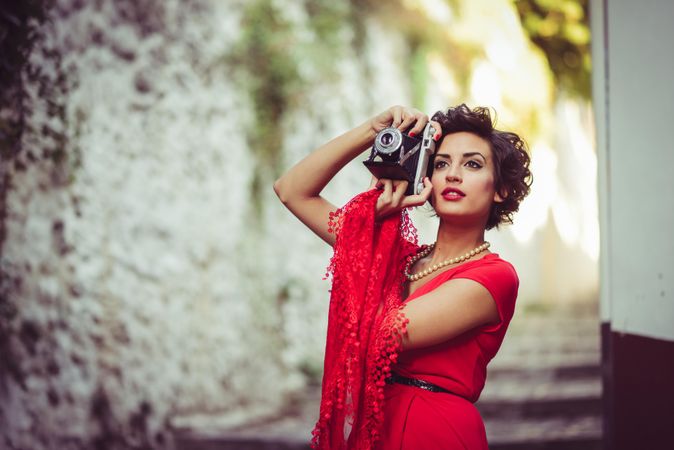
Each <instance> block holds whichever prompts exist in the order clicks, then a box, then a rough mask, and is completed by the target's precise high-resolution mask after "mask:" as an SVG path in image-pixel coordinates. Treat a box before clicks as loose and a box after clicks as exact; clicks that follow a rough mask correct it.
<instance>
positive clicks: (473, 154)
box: [435, 152, 487, 162]
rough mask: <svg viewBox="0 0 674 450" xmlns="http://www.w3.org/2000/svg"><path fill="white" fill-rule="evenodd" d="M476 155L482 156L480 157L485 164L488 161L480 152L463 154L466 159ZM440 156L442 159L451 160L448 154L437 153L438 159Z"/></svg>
mask: <svg viewBox="0 0 674 450" xmlns="http://www.w3.org/2000/svg"><path fill="white" fill-rule="evenodd" d="M475 155H480V156H481V157H482V159H484V160H485V162H486V161H487V158H485V157H484V155H483V154H482V153H480V152H468V153H464V154H463V157H464V158H466V157H468V156H475ZM438 156H440V157H442V158H447V159H451V158H450V156H449V155H448V154H446V153H437V154H436V155H435V157H436V158H437V157H438Z"/></svg>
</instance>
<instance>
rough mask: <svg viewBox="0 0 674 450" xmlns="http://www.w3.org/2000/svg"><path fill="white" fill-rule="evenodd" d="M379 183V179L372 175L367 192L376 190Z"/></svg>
mask: <svg viewBox="0 0 674 450" xmlns="http://www.w3.org/2000/svg"><path fill="white" fill-rule="evenodd" d="M378 182H379V179H378V178H377V177H375V176H374V175H372V179H371V180H370V187H368V188H367V190H368V191H369V190H371V189H374V188H375V187H376V186H377V183H378Z"/></svg>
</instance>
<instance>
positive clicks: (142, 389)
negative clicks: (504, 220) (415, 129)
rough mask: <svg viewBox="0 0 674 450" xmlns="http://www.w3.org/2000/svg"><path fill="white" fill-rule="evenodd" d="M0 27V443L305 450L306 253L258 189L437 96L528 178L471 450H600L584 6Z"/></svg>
mask: <svg viewBox="0 0 674 450" xmlns="http://www.w3.org/2000/svg"><path fill="white" fill-rule="evenodd" d="M0 26H1V27H0V63H1V67H0V70H1V73H0V75H1V79H0V81H1V82H2V89H1V90H0V100H1V104H0V152H1V156H2V166H1V169H0V177H1V178H0V257H1V259H0V269H1V278H0V398H1V399H2V400H1V402H0V430H2V441H0V448H12V449H14V448H16V449H26V448H30V449H42V448H58V449H70V448H72V449H83V448H106V449H107V448H110V449H112V448H176V447H177V448H263V447H260V446H258V447H255V445H258V444H255V443H256V442H258V443H259V442H262V443H263V444H259V445H270V446H269V447H264V448H307V442H308V437H309V432H310V430H311V428H312V426H313V421H314V420H315V414H316V413H317V410H316V408H317V407H318V397H317V395H318V387H319V386H320V381H321V376H322V365H323V349H324V345H325V341H324V339H325V328H326V323H327V306H328V299H329V292H328V290H329V288H330V286H329V281H327V280H323V279H322V278H323V277H324V275H325V271H326V267H327V265H328V261H329V258H330V256H331V249H330V248H329V247H328V246H327V245H326V244H325V243H324V242H323V241H321V240H320V239H319V238H318V237H316V236H314V235H313V234H312V233H311V232H310V231H309V230H308V229H306V228H305V227H304V226H303V225H302V224H301V223H300V222H299V221H298V220H297V219H295V218H294V216H292V214H290V213H289V212H288V211H287V210H285V209H284V207H283V205H282V204H281V203H280V202H279V201H278V199H277V197H276V195H275V194H274V192H273V189H272V184H273V182H274V181H275V179H276V178H277V177H278V176H280V175H281V174H282V173H283V172H284V171H285V170H287V169H288V168H289V167H290V166H291V165H293V164H294V163H296V162H297V161H299V160H300V159H301V158H302V157H304V156H305V155H307V154H308V153H309V152H311V151H312V150H313V149H314V148H316V147H317V146H319V145H321V144H322V143H324V142H325V141H327V140H329V139H331V138H332V137H334V136H336V135H338V134H341V133H342V132H344V131H346V130H348V129H350V128H352V127H354V126H356V125H358V124H360V123H362V122H363V121H365V120H367V119H368V118H370V117H371V116H373V115H375V114H377V113H379V112H380V111H382V110H384V109H385V108H387V107H389V106H391V105H393V104H403V105H411V106H414V107H416V108H419V109H421V110H423V111H425V112H427V113H428V114H429V115H431V114H432V113H433V112H435V111H437V110H439V109H443V108H446V107H448V106H450V105H456V104H458V103H462V102H465V103H467V104H468V105H470V106H489V107H492V108H493V109H494V110H495V111H496V113H497V118H498V127H499V128H501V129H507V130H512V131H515V132H517V133H520V134H521V135H522V136H523V137H524V138H525V139H526V141H527V142H528V144H529V148H530V151H531V157H532V171H533V174H534V183H533V188H532V193H531V195H530V196H529V197H528V198H527V199H526V200H525V201H524V202H523V203H522V205H521V208H520V211H519V212H518V213H517V214H516V215H515V223H514V225H511V226H502V227H501V229H500V230H498V231H490V232H489V233H488V236H487V239H488V240H489V241H490V242H491V243H492V246H493V247H492V248H493V251H495V252H497V253H499V254H500V255H501V256H502V257H503V258H505V259H508V260H510V261H512V262H513V264H514V265H515V266H516V267H517V269H518V272H519V275H520V280H521V285H520V295H519V298H518V306H517V311H516V315H515V318H514V319H513V322H512V324H511V330H510V331H509V335H508V336H507V337H506V341H505V342H504V345H503V348H502V351H501V353H500V354H499V355H498V356H497V357H496V358H495V359H494V361H493V362H492V364H491V365H490V374H489V378H488V380H487V387H486V388H485V391H484V392H483V396H482V398H481V399H480V401H479V402H478V407H479V408H480V411H481V413H482V414H483V416H484V417H485V422H486V423H487V433H488V436H489V437H490V443H492V444H493V448H495V449H498V448H503V449H505V448H513V449H514V448H522V449H524V448H534V447H532V445H533V446H535V445H539V447H535V448H553V447H541V445H567V446H566V447H554V448H574V449H576V448H577V449H580V448H599V447H598V445H599V439H600V412H599V401H600V395H601V393H600V390H601V386H600V381H599V337H598V336H599V334H598V333H599V318H598V284H599V282H598V259H599V224H598V212H597V179H596V177H597V158H596V150H595V130H594V127H593V117H592V114H593V110H592V103H591V92H590V89H591V82H590V75H591V61H590V39H591V36H590V30H589V19H588V2H587V0H523V1H519V0H517V1H511V0H392V1H388V2H375V1H374V0H348V1H347V0H344V1H328V0H303V1H299V0H298V1H291V0H250V1H243V0H221V1H218V0H183V1H178V0H137V1H131V0H117V1H111V0H107V1H106V0H30V1H24V2H21V3H16V4H3V5H2V6H0ZM363 159H365V154H364V155H363V157H362V158H357V159H356V160H354V161H353V162H352V163H351V164H349V165H348V166H347V167H346V168H345V169H344V170H343V171H342V172H340V173H339V174H338V175H337V176H336V177H335V179H334V180H333V181H332V182H331V183H330V185H328V186H327V188H326V189H325V191H324V192H323V195H324V196H325V197H326V198H328V199H329V200H330V201H332V202H333V203H335V204H337V205H343V204H344V203H345V202H346V201H348V200H349V199H350V198H351V197H353V196H354V195H356V194H357V193H359V192H362V191H363V190H365V189H366V188H367V186H368V185H369V181H370V175H369V172H368V171H367V169H365V167H364V166H363V165H362V163H361V161H362V160H363ZM412 217H413V220H414V223H415V225H416V226H417V228H418V230H419V234H420V241H421V242H424V243H431V242H433V240H434V238H435V231H436V229H437V222H436V219H433V218H431V214H430V210H429V209H427V208H419V209H417V210H415V211H413V212H412ZM560 442H561V443H562V444H560ZM565 443H566V444H565ZM211 444H212V445H217V447H207V446H208V445H211ZM527 446H528V447H527Z"/></svg>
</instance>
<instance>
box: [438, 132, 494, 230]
mask: <svg viewBox="0 0 674 450" xmlns="http://www.w3.org/2000/svg"><path fill="white" fill-rule="evenodd" d="M431 183H432V184H433V191H432V192H431V196H432V198H433V207H434V209H435V212H436V213H437V215H438V216H439V217H440V218H441V219H443V218H444V219H448V220H451V221H452V222H454V223H457V222H458V223H463V224H466V225H470V224H472V223H482V224H486V222H487V218H488V217H489V211H490V209H491V206H492V203H493V202H501V201H503V199H502V198H501V196H500V195H499V194H498V193H497V192H496V191H495V188H494V161H493V155H492V152H491V148H490V146H489V143H488V142H487V141H486V140H484V139H482V138H481V137H479V136H478V135H476V134H473V133H469V132H465V131H461V132H457V133H452V134H448V135H447V136H445V137H444V138H443V139H442V141H441V143H440V145H439V146H438V148H437V149H436V152H435V161H434V162H433V175H432V177H431Z"/></svg>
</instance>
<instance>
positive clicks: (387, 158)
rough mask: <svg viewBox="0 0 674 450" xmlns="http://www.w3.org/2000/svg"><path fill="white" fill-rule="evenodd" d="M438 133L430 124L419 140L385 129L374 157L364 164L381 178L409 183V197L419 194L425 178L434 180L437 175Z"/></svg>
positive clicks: (403, 133) (373, 152) (381, 132)
mask: <svg viewBox="0 0 674 450" xmlns="http://www.w3.org/2000/svg"><path fill="white" fill-rule="evenodd" d="M434 133H435V129H434V128H433V127H432V126H431V124H430V123H428V124H426V127H425V128H424V132H423V133H422V135H421V136H420V137H418V138H416V137H410V136H409V135H408V134H407V133H405V132H402V131H400V130H398V129H397V128H395V127H389V128H384V129H383V130H381V131H380V132H379V133H377V136H376V137H375V138H374V144H373V145H372V150H371V151H370V156H369V157H368V159H367V160H365V161H363V164H364V165H365V167H367V168H368V169H369V170H370V172H371V173H372V175H374V176H375V177H377V178H388V179H391V180H407V181H408V182H409V184H408V186H407V191H406V192H405V195H413V194H419V193H420V192H421V191H422V190H423V189H424V182H423V179H424V177H426V176H428V177H429V178H430V176H431V173H432V172H433V167H432V166H431V164H430V161H431V159H432V156H433V153H434V152H435V141H434V140H433V134H434Z"/></svg>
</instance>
